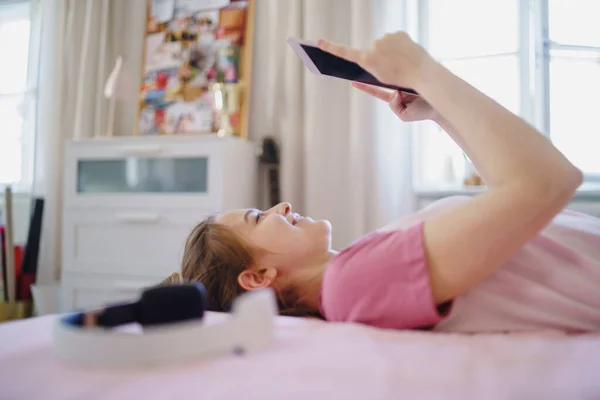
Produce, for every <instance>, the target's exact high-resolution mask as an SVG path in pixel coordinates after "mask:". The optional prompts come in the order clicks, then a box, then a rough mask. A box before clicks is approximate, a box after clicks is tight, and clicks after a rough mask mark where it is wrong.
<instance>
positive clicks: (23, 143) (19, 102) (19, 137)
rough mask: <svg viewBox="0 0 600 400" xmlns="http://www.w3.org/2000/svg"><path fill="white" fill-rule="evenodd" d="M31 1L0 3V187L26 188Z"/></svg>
mask: <svg viewBox="0 0 600 400" xmlns="http://www.w3.org/2000/svg"><path fill="white" fill-rule="evenodd" d="M35 9H36V3H35V2H34V1H24V0H23V1H16V0H13V1H7V2H2V3H1V4H0V54H1V55H2V62H1V63H0V118H1V119H0V121H1V127H2V129H0V188H1V187H3V186H5V185H12V186H13V188H14V190H15V191H26V190H28V189H30V187H31V182H32V171H33V144H34V142H33V129H34V124H33V121H34V120H35V118H34V116H35V110H34V108H35V101H34V100H35V83H36V82H35V68H34V67H35V65H34V62H35V58H36V56H37V54H33V53H34V52H33V51H32V46H33V42H34V41H33V40H31V39H32V38H35V35H34V34H32V32H34V31H35V29H32V28H34V25H35V19H34V18H32V17H33V15H34V10H35Z"/></svg>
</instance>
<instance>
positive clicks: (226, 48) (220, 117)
mask: <svg viewBox="0 0 600 400" xmlns="http://www.w3.org/2000/svg"><path fill="white" fill-rule="evenodd" d="M254 1H255V0H147V11H146V12H147V15H146V29H145V38H144V39H145V40H144V56H143V61H142V63H143V66H142V82H141V85H140V92H139V100H138V103H139V104H138V114H137V116H138V118H137V123H136V134H138V135H172V134H198V133H223V132H225V133H229V134H233V135H236V136H240V137H242V138H247V136H248V111H249V104H248V103H249V101H250V87H251V82H250V80H251V79H250V77H251V66H252V43H253V32H254V29H253V28H254Z"/></svg>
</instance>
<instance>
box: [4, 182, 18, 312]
mask: <svg viewBox="0 0 600 400" xmlns="http://www.w3.org/2000/svg"><path fill="white" fill-rule="evenodd" d="M4 220H5V221H6V226H5V229H6V230H5V235H6V239H5V247H6V256H5V257H6V281H7V282H6V292H7V298H8V302H9V303H14V302H15V301H16V299H17V292H16V277H15V272H16V271H15V250H14V249H15V246H14V224H13V208H12V189H11V188H10V187H6V189H4Z"/></svg>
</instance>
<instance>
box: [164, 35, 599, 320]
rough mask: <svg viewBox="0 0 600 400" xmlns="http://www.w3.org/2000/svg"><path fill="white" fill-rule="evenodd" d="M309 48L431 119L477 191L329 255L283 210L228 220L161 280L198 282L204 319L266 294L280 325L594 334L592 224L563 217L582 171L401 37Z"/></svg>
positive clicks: (208, 231)
mask: <svg viewBox="0 0 600 400" xmlns="http://www.w3.org/2000/svg"><path fill="white" fill-rule="evenodd" d="M319 46H320V48H321V49H322V50H324V51H327V52H330V53H332V54H335V55H337V56H340V57H343V58H345V59H347V60H350V61H354V62H357V63H358V64H360V65H361V66H362V67H363V68H365V69H366V70H367V71H369V72H370V73H371V74H373V75H374V76H375V77H377V78H378V79H379V80H380V81H382V82H384V83H387V84H392V85H396V86H400V87H410V88H414V89H415V90H416V91H417V92H418V93H419V94H420V95H421V96H420V97H415V96H410V95H405V94H401V93H390V92H387V91H383V90H380V89H376V88H374V87H370V86H365V85H361V84H354V86H355V87H357V88H358V89H361V90H363V91H365V92H367V93H369V94H371V95H373V96H375V97H378V98H379V99H381V100H383V101H386V102H388V103H389V105H390V107H391V108H392V110H393V111H394V112H395V113H396V114H397V115H398V117H400V118H401V119H402V120H403V121H417V120H425V119H431V120H433V121H436V122H437V123H438V124H439V125H440V126H441V127H443V128H444V130H445V131H446V132H448V134H449V135H451V136H452V138H453V139H454V140H455V141H456V143H458V144H459V145H460V147H461V148H462V149H463V150H464V152H465V153H466V154H467V155H468V156H469V157H470V158H471V160H473V162H474V163H475V165H476V167H477V169H478V170H479V172H480V173H481V174H482V176H483V178H484V180H485V182H486V183H487V185H488V187H489V190H487V191H486V192H485V193H483V194H481V195H479V196H475V197H473V198H464V199H462V198H459V199H455V198H452V199H446V200H443V201H440V202H439V203H437V204H434V205H433V206H431V207H429V208H428V209H426V210H424V211H421V212H419V213H417V214H415V215H412V216H410V217H408V218H405V219H403V220H401V221H398V222H397V223H395V224H392V225H390V226H388V227H385V228H384V229H381V230H379V231H376V232H373V233H370V234H368V235H366V236H364V237H362V238H360V239H359V240H357V241H355V242H354V243H352V244H351V245H350V246H348V247H347V248H345V249H342V250H341V251H336V250H333V249H332V248H331V225H330V224H329V222H328V221H313V220H312V219H311V218H308V217H303V216H300V215H298V214H296V213H294V212H293V211H292V206H291V205H290V204H289V203H282V204H279V205H277V206H275V207H273V208H271V209H269V210H266V211H258V210H252V209H251V210H232V211H229V212H225V213H223V214H220V215H218V216H216V217H214V218H210V219H207V220H205V221H202V222H201V223H200V224H199V225H198V226H197V227H196V228H195V229H194V230H193V232H192V233H191V235H190V237H189V238H188V240H187V243H186V247H185V255H184V258H183V266H182V270H181V273H180V274H179V273H178V274H174V275H172V276H171V277H169V278H168V279H167V281H166V282H168V281H179V280H183V281H194V282H195V281H199V282H202V283H203V284H204V285H205V286H206V288H207V291H208V293H209V298H210V303H211V309H212V310H214V311H228V310H229V308H230V306H231V304H232V300H233V299H234V298H235V297H236V296H238V295H239V294H241V293H243V292H245V291H249V290H255V289H260V288H265V287H270V288H272V289H274V290H275V291H276V293H277V294H278V298H279V307H280V309H281V313H282V314H287V315H304V316H311V315H317V316H321V317H323V318H324V319H326V320H328V321H342V322H356V323H362V324H367V325H371V326H375V327H381V328H391V329H433V330H439V331H454V332H484V331H485V332H490V331H502V332H507V331H518V330H531V329H559V330H562V331H569V332H571V331H595V330H600V220H598V219H595V218H592V217H589V216H585V215H582V214H578V213H574V212H570V211H566V210H564V209H565V207H566V205H567V204H568V203H569V202H570V200H571V198H572V196H573V194H574V192H575V190H576V189H577V187H578V186H579V185H580V184H581V182H582V174H581V172H580V171H579V170H578V169H577V168H576V167H574V166H573V165H572V164H571V163H570V162H569V161H568V160H567V159H566V158H565V157H564V156H563V155H562V154H561V153H560V152H559V151H558V150H557V149H556V148H554V147H553V145H552V143H550V142H549V141H548V140H546V138H545V137H544V136H542V135H541V134H540V133H539V132H537V131H536V130H535V129H534V128H533V127H531V126H530V125H528V124H527V123H526V122H524V121H523V120H521V119H520V118H518V117H517V116H515V115H513V114H512V113H510V112H509V111H507V110H506V109H504V108H502V107H501V106H500V105H498V104H497V103H496V102H494V101H493V100H491V99H490V98H488V97H487V96H485V95H484V94H482V93H481V92H479V91H477V90H476V89H474V88H473V87H472V86H470V85H469V84H467V83H466V82H464V81H462V80H461V79H459V78H457V77H456V76H454V75H453V74H452V73H450V72H449V71H448V70H447V69H445V68H444V67H443V66H442V65H440V64H439V63H438V62H436V61H434V60H433V58H432V57H431V56H430V55H429V54H428V53H427V52H426V51H425V50H424V49H423V48H421V47H420V46H419V45H417V44H416V43H415V42H413V41H412V40H411V38H410V37H409V36H408V35H406V34H405V33H395V34H389V35H386V36H384V37H383V38H381V39H379V40H376V41H375V42H374V43H373V44H372V46H371V47H370V48H369V49H368V50H360V49H356V48H351V47H346V46H343V45H338V44H334V43H330V42H326V41H321V42H319Z"/></svg>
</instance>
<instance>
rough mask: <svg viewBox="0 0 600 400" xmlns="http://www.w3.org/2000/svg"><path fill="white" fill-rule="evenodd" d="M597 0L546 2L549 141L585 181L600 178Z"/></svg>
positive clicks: (599, 6) (599, 7)
mask: <svg viewBox="0 0 600 400" xmlns="http://www.w3.org/2000/svg"><path fill="white" fill-rule="evenodd" d="M599 13H600V2H599V1H598V0H569V1H564V0H549V2H548V30H549V40H550V41H551V42H550V58H549V63H550V65H549V74H550V76H549V85H550V87H549V91H550V101H549V110H548V112H549V115H550V118H549V119H550V138H551V139H552V142H553V143H554V144H555V146H556V147H557V148H558V149H560V150H561V151H562V152H563V153H564V155H565V156H566V157H567V158H568V159H569V160H570V161H571V162H572V163H573V164H575V165H576V166H577V167H579V168H580V169H581V170H583V171H584V172H585V173H586V174H587V175H588V176H594V175H595V176H599V177H600V156H599V153H598V149H600V119H599V118H598V112H599V110H600V95H599V93H600V24H598V15H599Z"/></svg>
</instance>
